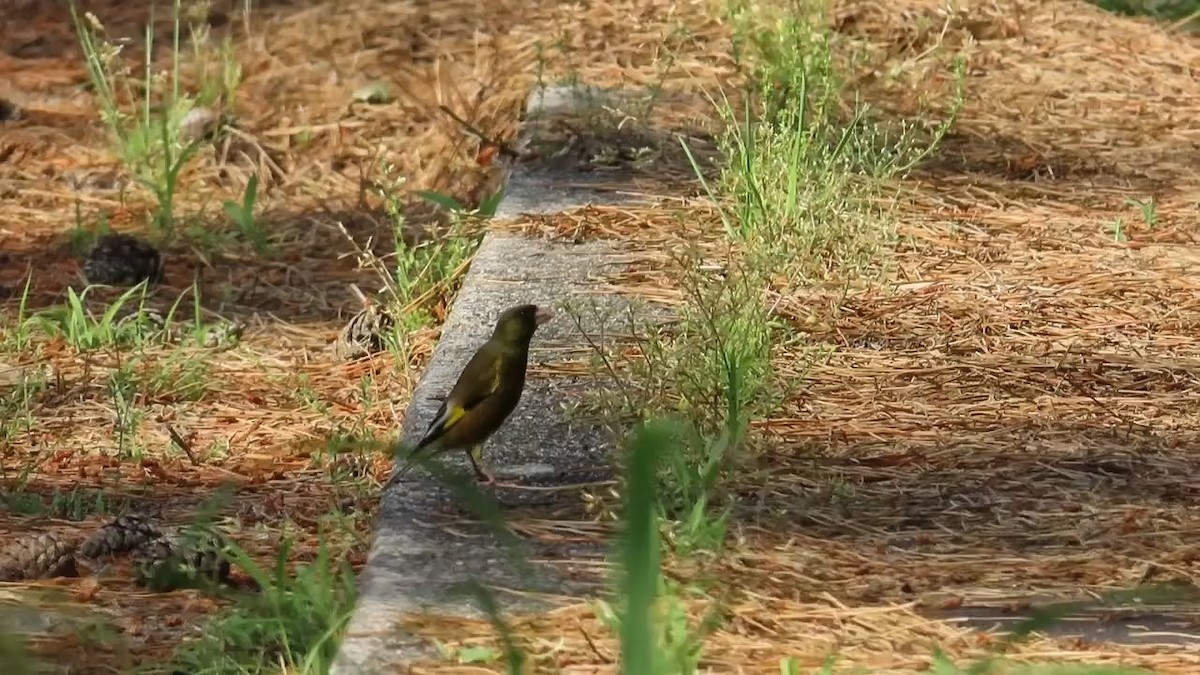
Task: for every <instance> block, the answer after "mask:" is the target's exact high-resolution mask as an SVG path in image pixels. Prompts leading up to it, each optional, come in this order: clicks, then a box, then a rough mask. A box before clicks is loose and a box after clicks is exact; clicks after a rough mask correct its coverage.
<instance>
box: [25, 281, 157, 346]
mask: <svg viewBox="0 0 1200 675" xmlns="http://www.w3.org/2000/svg"><path fill="white" fill-rule="evenodd" d="M87 293H88V291H87V289H85V290H84V291H83V293H82V294H79V293H76V292H75V289H73V288H68V289H67V302H66V304H65V305H60V306H57V307H51V308H49V309H45V310H42V311H40V312H38V313H37V314H34V315H33V316H31V317H29V319H28V324H29V325H31V326H34V327H37V328H39V329H40V330H41V331H42V332H44V333H46V334H49V335H57V336H61V337H62V338H63V339H64V340H66V341H67V343H68V344H70V345H71V346H72V347H73V348H75V349H76V350H77V351H81V352H84V351H89V350H94V349H101V348H104V347H110V346H114V345H129V344H140V343H143V342H145V341H146V339H147V338H148V337H150V336H152V335H157V334H158V330H157V329H155V330H152V331H148V330H147V321H148V319H149V317H148V315H147V314H146V312H145V302H146V282H144V281H143V282H141V283H139V284H138V285H136V286H134V287H132V288H130V289H129V290H127V291H125V292H124V293H122V294H121V295H120V296H119V297H118V298H117V299H116V300H115V301H113V303H112V304H110V305H109V306H108V307H107V308H106V309H105V310H104V312H103V313H102V314H101V315H100V316H95V315H94V314H93V313H92V312H91V311H90V310H89V309H88V308H87V305H86V304H85V303H84V300H85V297H86V295H87ZM135 297H136V298H138V301H139V306H138V308H137V310H136V313H134V314H131V315H130V317H129V318H126V319H123V320H122V319H118V315H119V314H120V312H121V309H122V308H123V307H125V305H126V304H128V303H129V302H130V301H132V300H133V299H134V298H135ZM23 311H24V310H23V309H22V313H23Z"/></svg>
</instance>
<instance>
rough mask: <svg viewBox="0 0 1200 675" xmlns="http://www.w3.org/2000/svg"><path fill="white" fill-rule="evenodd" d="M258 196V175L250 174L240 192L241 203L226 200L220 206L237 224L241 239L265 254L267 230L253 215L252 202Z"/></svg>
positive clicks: (268, 249) (267, 249) (267, 246)
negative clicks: (244, 187) (243, 190)
mask: <svg viewBox="0 0 1200 675" xmlns="http://www.w3.org/2000/svg"><path fill="white" fill-rule="evenodd" d="M257 198H258V176H257V175H251V176H250V179H249V180H248V181H247V182H246V191H245V192H244V193H243V194H242V201H241V203H238V202H235V201H230V200H226V201H225V203H224V204H222V206H223V207H224V209H225V214H226V215H228V216H229V219H230V220H232V221H233V224H234V225H236V226H237V229H238V232H239V233H240V234H241V235H242V238H243V239H246V240H249V241H250V243H252V244H253V245H254V250H255V251H257V252H258V253H259V254H262V255H265V254H266V253H268V252H269V251H270V248H271V244H270V242H269V241H268V240H267V232H266V230H264V229H263V227H262V225H261V224H260V223H259V222H258V220H257V219H256V218H255V217H254V202H255V200H256V199H257Z"/></svg>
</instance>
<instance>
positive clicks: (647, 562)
mask: <svg viewBox="0 0 1200 675" xmlns="http://www.w3.org/2000/svg"><path fill="white" fill-rule="evenodd" d="M686 435H687V432H686V431H685V430H684V429H683V428H681V427H680V425H677V424H673V423H668V422H665V421H655V422H650V423H648V424H645V425H643V426H640V427H639V428H638V429H637V430H636V431H635V434H634V436H633V439H632V442H631V443H630V446H629V450H628V457H629V460H628V462H627V463H626V465H625V483H624V485H625V494H624V499H623V502H624V503H623V507H622V510H621V527H622V529H621V532H620V534H619V536H618V539H617V544H616V547H617V548H616V551H615V554H616V555H615V559H616V562H617V574H618V583H617V597H616V603H615V604H613V603H608V602H603V601H601V602H598V603H597V611H598V613H599V615H600V618H601V619H602V620H603V621H604V623H606V624H607V625H609V626H610V627H613V628H614V629H615V630H617V631H618V634H619V636H620V644H621V672H624V673H646V674H647V675H690V674H691V673H695V672H697V669H698V667H699V665H700V659H701V657H702V656H703V654H704V637H705V635H707V634H708V633H710V632H711V631H712V630H714V629H715V628H716V627H717V626H718V625H719V622H720V620H721V616H720V613H719V612H716V611H710V612H709V613H708V614H707V616H706V617H705V618H704V620H703V621H702V622H701V623H700V624H699V625H696V626H694V625H692V622H691V619H690V617H689V615H688V612H687V606H686V604H685V603H684V602H683V600H682V593H683V589H682V588H681V586H680V585H679V584H678V583H676V582H673V581H669V580H667V579H665V578H664V577H663V575H662V571H661V569H660V565H661V558H662V541H661V539H660V535H659V532H660V528H659V517H658V508H659V506H658V505H659V499H658V496H657V494H656V492H657V489H658V481H657V478H656V475H657V473H658V468H659V464H660V462H661V461H662V458H663V457H665V456H669V455H670V454H671V453H672V452H673V451H674V449H675V445H676V443H677V442H678V439H680V438H683V437H686Z"/></svg>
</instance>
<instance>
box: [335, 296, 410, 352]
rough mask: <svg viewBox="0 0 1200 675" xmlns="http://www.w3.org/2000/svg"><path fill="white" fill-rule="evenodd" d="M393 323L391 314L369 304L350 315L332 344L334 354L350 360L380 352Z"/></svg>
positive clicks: (385, 344)
mask: <svg viewBox="0 0 1200 675" xmlns="http://www.w3.org/2000/svg"><path fill="white" fill-rule="evenodd" d="M395 325H396V320H395V318H393V317H392V315H391V314H389V313H388V312H387V311H386V310H382V309H379V308H378V307H375V306H374V305H370V306H368V307H367V308H366V309H364V310H362V311H361V312H359V313H358V314H355V315H354V316H352V317H350V321H348V322H347V323H346V326H345V327H344V328H342V332H341V333H340V334H338V337H337V341H336V342H334V344H333V351H334V354H336V355H337V357H338V358H340V359H345V360H347V361H350V360H352V359H357V358H359V357H360V356H368V355H370V354H376V353H378V352H381V351H383V350H384V349H386V348H387V342H386V340H385V337H386V336H387V334H388V332H389V331H391V330H392V327H393V326H395Z"/></svg>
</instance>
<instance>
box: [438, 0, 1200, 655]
mask: <svg viewBox="0 0 1200 675" xmlns="http://www.w3.org/2000/svg"><path fill="white" fill-rule="evenodd" d="M940 6H941V4H940V3H936V2H900V3H882V2H880V3H869V2H847V3H839V6H838V11H837V16H836V19H835V22H836V24H835V25H837V26H838V30H839V31H840V32H841V33H842V34H843V35H855V36H860V37H863V38H865V39H866V40H868V41H869V43H870V49H869V53H870V58H869V61H870V64H871V65H872V66H875V68H874V69H871V68H865V69H863V70H862V71H860V84H861V85H862V86H864V87H865V88H866V90H867V91H869V92H870V94H869V95H870V97H871V100H872V101H873V102H874V103H876V104H877V105H880V106H882V107H885V108H889V109H892V110H894V111H896V112H898V113H901V114H905V113H911V112H913V111H914V110H916V108H917V104H918V101H917V96H918V95H929V96H932V98H933V99H934V101H935V102H936V101H938V100H942V101H943V102H944V100H945V98H944V97H945V95H946V92H947V91H948V89H949V86H950V82H949V81H948V77H947V76H946V73H948V72H949V71H948V67H947V63H948V58H949V56H950V55H951V54H953V53H955V52H959V53H965V54H966V55H968V56H969V58H970V70H969V74H968V79H967V105H966V108H965V110H964V113H963V117H962V119H961V122H960V123H959V124H958V126H957V127H956V130H955V132H954V133H953V135H952V137H951V138H949V139H948V140H947V142H946V144H945V145H944V147H943V148H942V150H941V151H940V152H939V153H938V154H937V156H935V157H934V158H932V159H931V160H930V161H929V162H927V163H926V164H925V165H924V166H923V167H921V168H920V169H919V170H918V171H917V172H916V173H915V174H914V175H912V176H911V177H910V178H909V179H908V180H906V181H905V182H904V183H903V184H902V185H900V186H899V188H900V191H901V195H900V199H899V201H898V203H897V204H896V211H895V214H896V218H897V219H898V229H899V233H900V235H901V237H902V238H901V242H900V244H899V245H898V247H897V251H896V253H895V257H894V260H893V263H894V265H893V271H892V272H891V274H890V275H889V277H890V278H889V279H888V280H887V282H886V283H884V284H867V285H858V286H857V287H856V288H852V289H851V290H850V292H849V294H848V295H847V296H845V297H843V295H842V289H841V288H830V289H812V290H810V291H807V292H803V293H798V294H796V295H795V296H793V297H784V298H779V305H778V310H779V313H780V314H781V315H782V316H783V317H786V318H787V319H788V320H789V321H790V322H791V323H792V325H793V327H794V329H795V330H796V331H797V332H800V333H803V334H804V335H805V336H806V337H807V340H808V342H809V344H816V345H828V346H833V347H835V348H836V352H835V353H834V355H833V356H832V358H831V359H830V360H829V361H828V362H827V363H824V364H823V365H820V366H818V367H816V368H814V369H813V370H812V371H810V372H808V373H807V375H806V376H805V375H804V373H803V372H802V366H803V364H804V363H805V362H806V358H805V354H804V353H802V352H800V351H797V350H784V353H782V354H780V355H779V356H778V359H777V362H776V368H777V370H778V371H779V372H780V373H781V374H783V375H784V377H785V379H793V378H800V377H802V376H803V377H804V380H803V384H802V385H801V386H800V387H799V390H798V391H797V392H795V394H794V395H793V396H791V397H790V399H789V400H788V401H787V402H786V404H785V405H784V406H783V408H782V409H780V410H779V411H778V412H777V413H776V414H775V415H773V416H772V418H771V419H768V420H764V421H761V422H759V423H758V424H757V425H756V430H757V431H759V432H761V435H762V438H763V443H764V444H765V446H766V452H765V454H764V455H763V456H762V457H761V459H760V460H759V462H758V470H757V471H755V472H752V473H751V474H750V475H748V476H747V477H746V478H745V481H744V484H743V485H742V486H741V493H742V495H743V504H744V507H745V508H746V509H747V510H748V513H745V514H743V520H742V522H743V523H744V525H743V526H742V527H741V528H740V529H739V530H738V531H737V538H736V539H735V540H734V542H732V543H731V547H732V550H731V551H730V553H729V555H727V556H726V557H725V558H724V559H722V560H721V561H720V562H719V563H714V564H713V565H712V566H711V567H708V568H706V569H703V570H701V571H699V572H696V571H695V570H679V571H678V572H679V573H680V574H681V575H683V576H684V577H685V578H687V577H689V576H691V575H697V576H698V577H699V578H702V579H720V580H721V582H722V583H719V584H718V585H717V587H718V588H722V589H725V588H727V587H728V586H732V587H733V589H734V590H732V592H731V595H730V596H729V597H727V598H725V600H726V602H727V603H728V607H727V611H728V613H729V618H730V620H729V621H728V622H727V623H726V624H725V626H724V627H723V628H722V629H721V630H719V631H718V632H717V634H716V635H715V636H713V637H712V638H711V639H709V640H708V641H707V642H706V652H705V653H706V655H707V656H706V659H705V662H706V663H707V664H709V665H710V667H711V668H712V672H757V673H775V672H779V665H778V664H779V660H780V659H781V658H783V657H786V656H794V657H797V658H798V660H799V663H800V665H801V672H814V671H815V670H816V669H817V668H819V666H820V664H821V661H822V659H824V658H825V657H826V656H827V655H829V654H834V653H837V654H840V655H841V658H842V660H843V662H844V666H845V667H847V668H849V667H851V666H866V667H868V668H871V669H873V670H872V672H897V673H900V672H914V671H916V670H921V669H924V668H925V667H927V666H928V665H929V663H930V658H931V652H932V650H933V649H934V648H935V646H940V647H942V648H943V649H945V650H947V651H948V652H949V653H950V654H952V655H954V656H955V657H956V660H957V659H959V658H961V659H969V657H970V656H971V655H976V656H978V655H982V654H983V649H984V647H986V645H987V644H988V641H987V640H985V639H982V638H981V637H979V636H977V635H975V634H972V633H969V632H967V631H965V630H959V629H957V628H954V627H951V626H948V625H947V624H944V623H939V622H935V621H931V620H930V619H928V618H925V615H927V614H928V613H929V612H932V611H936V610H952V609H956V608H959V607H977V608H987V607H994V608H1001V609H1002V608H1005V607H1010V608H1019V607H1020V606H1022V605H1023V604H1024V603H1025V602H1027V601H1028V599H1030V598H1034V597H1037V598H1042V599H1046V598H1056V597H1057V598H1079V597H1080V596H1081V593H1082V594H1086V593H1088V592H1097V593H1100V592H1105V591H1111V590H1117V589H1128V588H1132V587H1134V586H1136V585H1137V584H1139V583H1143V582H1169V583H1173V584H1176V586H1177V593H1176V594H1175V596H1174V597H1175V600H1174V602H1176V603H1179V604H1178V605H1175V606H1170V607H1167V608H1166V609H1165V611H1166V613H1168V614H1171V615H1174V616H1175V617H1176V618H1177V619H1179V623H1178V624H1176V626H1177V627H1176V628H1174V629H1173V630H1182V631H1183V632H1185V633H1195V628H1194V627H1192V624H1194V622H1195V620H1196V619H1197V618H1198V617H1197V615H1196V612H1195V611H1194V609H1193V607H1192V605H1191V603H1192V601H1193V600H1192V599H1193V598H1194V597H1195V593H1194V590H1195V588H1194V579H1195V575H1196V573H1197V568H1196V567H1195V561H1196V559H1197V552H1196V549H1195V536H1196V533H1197V531H1198V530H1200V519H1198V518H1197V515H1196V514H1197V506H1198V503H1200V494H1197V493H1196V491H1195V489H1194V486H1195V484H1196V481H1197V478H1198V477H1200V473H1198V468H1197V464H1196V462H1195V460H1194V457H1193V455H1194V448H1195V444H1196V441H1197V439H1198V437H1200V436H1198V432H1200V414H1198V412H1197V411H1198V410H1200V409H1198V408H1197V406H1196V400H1197V396H1198V385H1200V333H1198V332H1197V331H1198V329H1200V303H1198V302H1197V297H1200V296H1198V295H1197V289H1198V285H1197V282H1196V279H1195V278H1194V274H1193V271H1194V270H1195V268H1196V263H1197V257H1196V255H1195V253H1194V251H1193V250H1192V247H1194V245H1195V244H1196V242H1197V237H1198V234H1197V229H1196V213H1197V207H1198V206H1200V172H1198V169H1200V163H1198V162H1197V154H1196V152H1197V147H1198V146H1197V143H1198V142H1200V135H1198V134H1197V131H1196V127H1195V125H1194V124H1192V123H1191V121H1190V120H1192V119H1195V116H1196V115H1197V113H1198V112H1200V80H1197V78H1196V70H1195V64H1196V63H1200V39H1197V38H1196V37H1194V36H1188V35H1173V34H1172V35H1169V34H1167V33H1165V32H1164V31H1163V29H1162V27H1161V26H1159V25H1155V24H1153V23H1151V22H1148V21H1141V20H1135V19H1125V18H1114V17H1113V16H1111V15H1108V14H1105V13H1103V12H1100V11H1098V10H1095V9H1094V8H1092V7H1091V6H1089V5H1086V4H1083V3H1033V2H1002V3H1000V4H999V5H992V4H991V3H986V4H981V3H975V4H973V5H972V7H971V8H970V9H969V10H964V14H963V15H962V16H958V17H952V18H950V19H949V20H948V21H947V20H946V18H945V16H944V15H943V14H940V13H939V11H938V8H939V7H940ZM889 73H890V74H891V75H890V76H889ZM1151 199H1154V200H1156V201H1157V206H1156V207H1155V209H1154V213H1153V222H1147V220H1146V218H1145V217H1144V215H1143V213H1142V211H1141V210H1140V208H1139V207H1138V206H1136V205H1134V204H1132V203H1130V202H1129V201H1128V200H1141V201H1143V202H1149V201H1150V200H1151ZM512 227H514V228H516V229H520V230H524V231H529V232H533V233H537V234H538V235H539V236H565V237H571V238H577V237H580V236H583V237H602V238H606V239H611V240H616V241H621V242H624V243H625V244H626V245H627V246H628V247H629V249H630V250H631V253H632V255H633V256H634V257H635V258H640V259H641V261H640V262H639V263H638V264H636V265H635V267H636V269H637V271H636V272H635V273H629V274H626V275H621V276H617V277H614V278H613V279H612V280H611V284H612V288H613V290H614V291H616V292H623V293H631V294H634V295H638V296H642V297H645V298H647V299H650V300H653V301H657V302H661V303H666V304H673V303H679V302H683V301H684V299H683V292H682V291H681V290H679V289H678V287H677V286H676V285H675V284H674V283H673V282H674V277H673V274H672V272H671V271H670V269H669V268H670V262H669V260H668V257H667V256H666V255H665V254H664V253H663V251H666V250H671V249H672V248H678V247H680V246H682V245H683V244H684V243H685V242H688V241H695V240H697V239H704V238H705V237H708V238H710V239H718V238H720V237H721V224H720V222H719V220H718V219H717V218H716V217H715V214H713V213H712V212H711V210H706V209H702V208H696V207H688V206H680V205H679V203H678V201H675V200H671V201H665V202H664V203H663V205H662V206H661V207H659V208H653V209H640V210H631V209H628V208H612V209H607V208H598V209H585V210H582V211H580V212H577V213H573V214H565V215H563V216H559V217H550V218H538V219H533V220H530V221H527V222H520V223H514V224H512ZM656 269H657V270H660V271H657V272H656V271H655V270H656ZM567 529H568V528H566V527H563V528H559V529H558V530H554V529H550V530H549V532H550V533H551V534H548V535H547V536H561V535H563V534H564V532H565V531H567ZM698 609H699V608H698ZM1106 615H1107V616H1108V617H1110V618H1112V617H1114V616H1116V614H1115V613H1112V612H1109V613H1104V612H1102V613H1100V614H1099V615H1098V616H1100V617H1103V616H1106ZM552 621H553V623H552V624H551V625H553V626H554V628H553V629H552V628H550V627H549V626H548V625H546V623H544V622H542V621H541V620H533V621H532V625H535V626H538V627H539V628H540V630H539V631H536V632H535V631H531V633H532V634H536V635H545V636H546V639H545V640H537V639H535V640H533V641H532V643H531V648H532V649H534V650H536V651H540V652H541V654H542V657H543V658H544V659H545V662H546V663H554V664H556V665H558V666H560V667H563V668H564V669H565V670H566V671H568V672H611V670H610V669H611V665H610V663H611V659H612V655H613V654H614V653H615V652H616V646H615V643H614V642H613V640H612V639H611V634H610V633H608V632H607V631H605V629H604V628H602V627H601V626H599V625H597V623H596V620H595V618H594V616H593V615H592V612H591V610H590V609H588V608H586V607H583V606H571V607H569V608H567V609H564V610H562V611H561V612H560V614H559V615H558V616H555V617H554V618H553V620H552ZM563 626H568V627H570V626H577V627H578V630H574V631H572V630H571V629H567V630H564V629H563ZM462 630H463V628H462V626H461V625H459V624H455V625H454V626H446V627H437V628H433V629H431V631H430V632H431V633H432V634H436V635H438V636H439V637H442V638H443V639H447V640H450V639H453V636H454V635H455V632H456V631H462ZM1137 632H1138V631H1137V629H1136V628H1135V629H1134V633H1137ZM1143 632H1144V631H1143ZM459 634H460V635H461V633H459ZM477 634H478V635H480V636H483V635H486V634H487V629H486V628H484V629H481V630H480V632H479V633H477ZM550 635H555V636H563V637H562V641H557V640H551V639H549V636H550ZM1144 639H1146V640H1147V642H1148V643H1149V644H1148V645H1141V646H1122V645H1114V644H1097V643H1094V642H1092V641H1088V640H1084V641H1079V640H1075V639H1061V640H1060V639H1035V640H1033V641H1031V642H1029V643H1027V644H1025V645H1023V646H1021V647H1020V648H1018V649H1016V650H1015V651H1014V652H1013V653H1014V655H1015V656H1016V657H1017V658H1019V659H1054V660H1067V661H1087V662H1097V663H1109V664H1124V665H1140V666H1144V667H1147V668H1151V669H1153V671H1154V672H1157V673H1192V672H1196V669H1197V668H1198V667H1200V646H1197V645H1195V644H1193V645H1189V646H1181V645H1178V644H1167V643H1170V642H1172V641H1173V639H1174V636H1172V635H1169V634H1160V635H1158V636H1157V638H1155V636H1154V635H1150V634H1147V635H1146V636H1144ZM1156 642H1161V643H1163V644H1155V643H1156ZM430 672H433V670H431V671H430ZM436 672H466V671H465V670H462V671H454V670H453V669H436Z"/></svg>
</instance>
